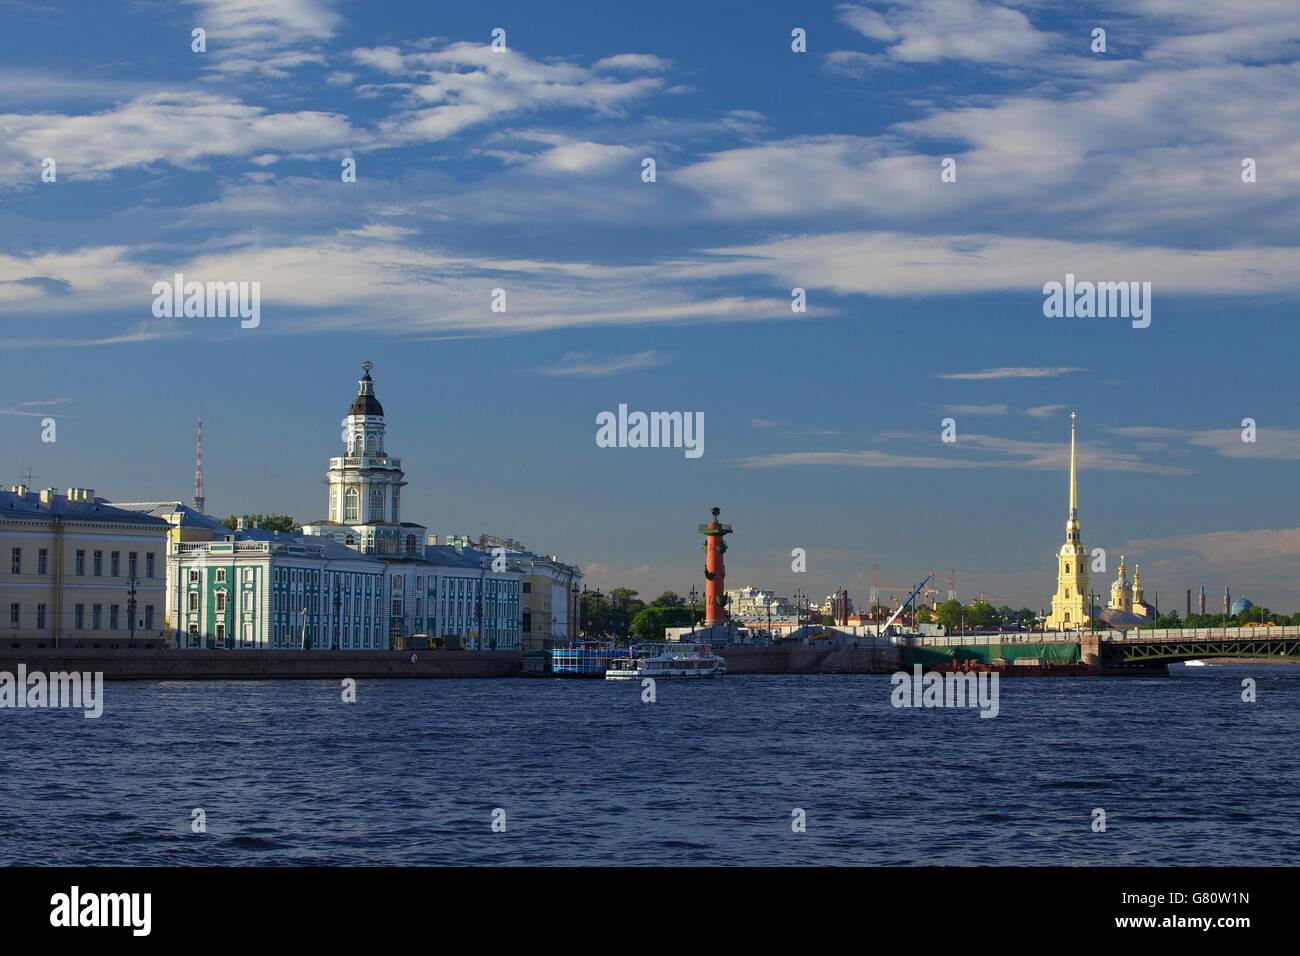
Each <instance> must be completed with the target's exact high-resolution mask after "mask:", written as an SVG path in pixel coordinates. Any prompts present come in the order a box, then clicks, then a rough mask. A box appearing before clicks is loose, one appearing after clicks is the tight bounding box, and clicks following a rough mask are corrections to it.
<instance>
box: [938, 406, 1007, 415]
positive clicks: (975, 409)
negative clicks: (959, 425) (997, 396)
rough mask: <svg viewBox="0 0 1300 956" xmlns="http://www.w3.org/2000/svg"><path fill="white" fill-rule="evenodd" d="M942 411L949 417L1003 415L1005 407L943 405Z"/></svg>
mask: <svg viewBox="0 0 1300 956" xmlns="http://www.w3.org/2000/svg"><path fill="white" fill-rule="evenodd" d="M943 410H944V411H945V412H947V413H948V414H949V415H1005V414H1006V413H1007V406H1006V405H945V406H943Z"/></svg>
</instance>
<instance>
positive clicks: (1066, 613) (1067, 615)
mask: <svg viewBox="0 0 1300 956" xmlns="http://www.w3.org/2000/svg"><path fill="white" fill-rule="evenodd" d="M1065 623H1066V624H1069V623H1070V612H1069V611H1066V612H1065Z"/></svg>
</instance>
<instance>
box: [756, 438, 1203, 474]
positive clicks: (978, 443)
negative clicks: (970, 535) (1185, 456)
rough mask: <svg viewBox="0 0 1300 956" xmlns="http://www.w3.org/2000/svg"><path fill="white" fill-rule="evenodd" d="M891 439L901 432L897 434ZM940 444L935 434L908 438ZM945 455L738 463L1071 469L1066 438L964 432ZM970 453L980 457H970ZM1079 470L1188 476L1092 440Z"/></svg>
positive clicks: (796, 455)
mask: <svg viewBox="0 0 1300 956" xmlns="http://www.w3.org/2000/svg"><path fill="white" fill-rule="evenodd" d="M892 437H894V438H900V437H903V436H899V435H895V436H892ZM907 437H911V438H917V439H919V440H922V441H930V442H933V443H934V444H935V445H936V446H937V445H939V444H940V443H939V440H938V435H937V433H936V435H935V436H932V437H923V436H907ZM941 447H942V448H943V449H944V450H945V454H943V455H905V454H898V453H895V452H885V451H880V450H876V449H869V450H862V451H831V452H821V451H813V452H808V451H804V452H787V453H778V454H768V455H754V456H751V457H748V458H743V459H741V460H740V461H739V464H740V465H741V467H744V468H783V467H790V466H794V465H840V466H850V467H855V468H919V469H950V468H951V469H970V468H1016V469H1034V470H1039V471H1059V472H1064V471H1065V470H1066V469H1068V468H1069V463H1070V445H1069V442H1041V441H1026V440H1023V439H1015V438H1004V437H1001V436H997V435H982V434H977V433H969V432H968V433H965V434H962V435H960V436H959V438H958V441H957V443H956V444H955V445H942V446H941ZM972 453H975V454H976V455H980V457H971V455H972ZM1078 467H1079V470H1080V471H1105V472H1139V473H1145V474H1158V475H1184V474H1189V473H1190V472H1189V471H1188V469H1185V468H1179V467H1175V466H1172V465H1164V464H1159V463H1157V462H1152V461H1149V460H1147V459H1146V458H1144V457H1143V456H1141V455H1137V454H1133V453H1130V452H1122V451H1117V450H1115V449H1112V448H1110V447H1109V446H1108V445H1106V444H1105V443H1104V442H1098V441H1091V442H1087V443H1085V444H1084V445H1083V446H1081V447H1080V448H1079V452H1078Z"/></svg>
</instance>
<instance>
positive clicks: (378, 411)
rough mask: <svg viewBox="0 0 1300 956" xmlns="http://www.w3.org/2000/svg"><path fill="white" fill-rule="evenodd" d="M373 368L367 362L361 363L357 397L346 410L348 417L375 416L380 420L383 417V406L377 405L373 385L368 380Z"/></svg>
mask: <svg viewBox="0 0 1300 956" xmlns="http://www.w3.org/2000/svg"><path fill="white" fill-rule="evenodd" d="M372 368H374V366H373V365H371V364H370V363H369V362H362V363H361V369H362V373H363V374H362V376H361V380H360V381H359V382H357V397H356V398H354V399H353V400H352V406H351V407H350V408H349V409H348V414H349V415H376V416H379V417H380V418H382V417H383V415H384V406H383V405H380V404H379V399H377V398H375V383H374V382H373V381H372V380H371V378H370V370H371V369H372Z"/></svg>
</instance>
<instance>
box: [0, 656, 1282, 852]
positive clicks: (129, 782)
mask: <svg viewBox="0 0 1300 956" xmlns="http://www.w3.org/2000/svg"><path fill="white" fill-rule="evenodd" d="M1173 671H1175V673H1173V674H1172V675H1171V676H1170V677H1168V678H1163V679H1091V680H1089V679H1065V678H1052V679H1033V678H1020V679H1012V680H1004V681H1002V684H1001V691H1002V693H1001V715H1000V716H999V717H997V718H996V719H991V720H990V719H981V718H979V717H978V715H977V711H975V710H942V709H930V710H896V709H894V708H892V707H891V706H890V703H889V692H890V685H889V679H888V677H883V676H871V677H867V676H798V677H794V676H792V677H745V676H737V675H733V676H729V677H725V678H722V679H719V680H711V681H698V682H661V683H660V684H659V687H658V702H657V703H654V704H643V703H642V702H641V696H640V695H641V688H640V686H639V685H636V684H607V683H605V682H602V681H554V680H551V681H547V680H525V679H513V680H427V681H426V680H419V681H417V680H394V681H362V682H361V683H360V684H359V685H358V694H359V699H358V701H357V703H355V704H344V703H342V702H341V701H340V692H339V685H338V684H337V683H333V682H306V681H277V682H228V681H223V682H196V683H176V682H164V683H160V682H121V683H110V684H108V685H106V699H107V703H106V709H105V713H104V716H103V717H102V718H101V719H99V720H86V719H84V718H82V717H81V715H80V712H76V711H27V710H0V863H4V864H18V863H34V864H81V865H84V864H107V863H113V864H205V865H210V864H394V863H403V864H499V863H529V864H576V863H598V864H683V863H693V864H786V863H790V864H794V863H804V864H825V863H831V864H1067V865H1070V864H1078V865H1099V864H1242V865H1277V864H1291V863H1294V862H1295V860H1296V858H1297V854H1300V823H1298V822H1297V821H1298V820H1300V796H1298V791H1300V788H1298V786H1297V785H1298V784H1300V750H1298V749H1297V747H1296V739H1297V731H1298V730H1300V667H1286V666H1263V665H1261V666H1248V665H1247V666H1217V667H1204V668H1197V669H1184V668H1173ZM1247 676H1250V677H1254V678H1255V679H1256V680H1257V681H1258V702H1257V703H1254V704H1246V703H1242V702H1241V699H1240V692H1241V687H1240V682H1241V679H1242V678H1243V677H1247ZM196 807H202V808H203V809H205V810H206V812H207V827H208V829H207V833H206V834H204V835H196V834H194V833H192V832H191V830H190V822H191V811H192V810H193V809H194V808H196ZM1095 807H1100V808H1102V809H1104V810H1105V811H1106V814H1107V830H1106V832H1105V833H1095V832H1093V830H1092V811H1093V808H1095ZM494 808H502V809H504V810H505V812H506V832H504V833H494V832H492V827H491V823H492V811H493V809H494ZM794 808H802V809H803V810H804V811H805V812H806V814H807V832H806V833H795V832H792V829H791V825H790V824H791V819H792V817H791V812H792V810H793V809H794Z"/></svg>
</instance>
